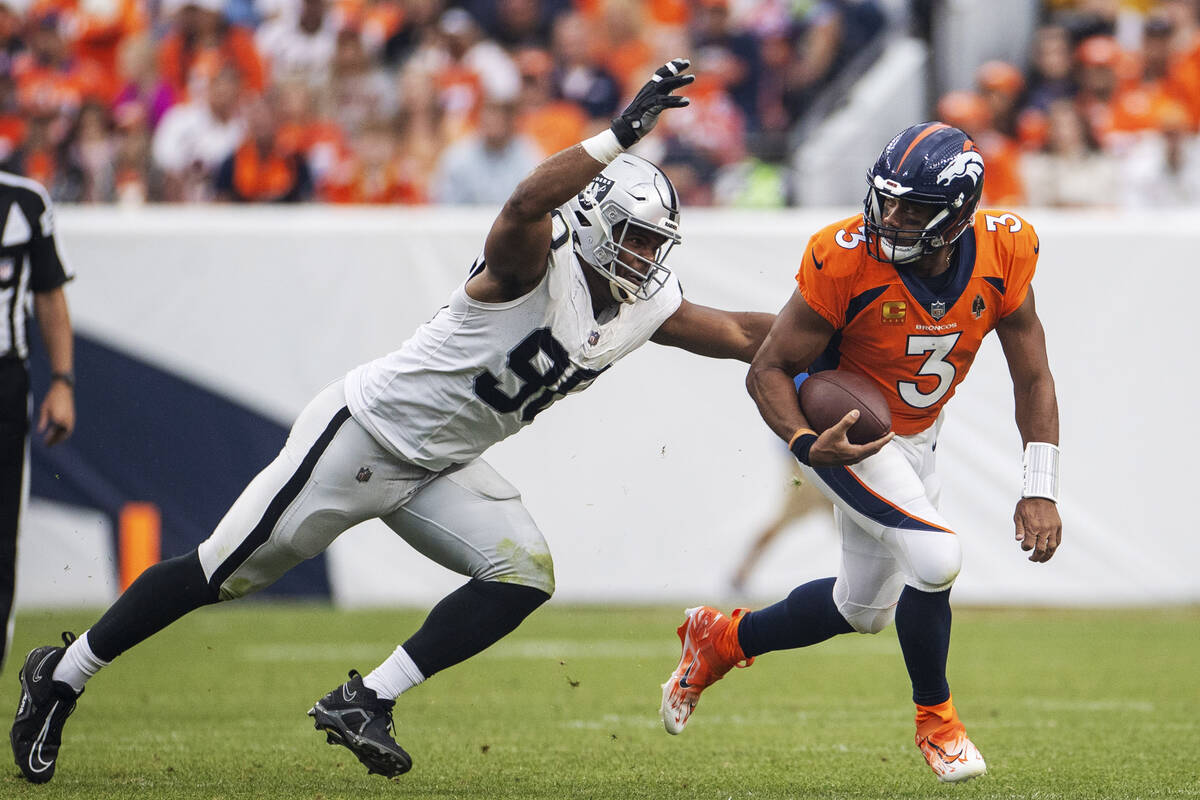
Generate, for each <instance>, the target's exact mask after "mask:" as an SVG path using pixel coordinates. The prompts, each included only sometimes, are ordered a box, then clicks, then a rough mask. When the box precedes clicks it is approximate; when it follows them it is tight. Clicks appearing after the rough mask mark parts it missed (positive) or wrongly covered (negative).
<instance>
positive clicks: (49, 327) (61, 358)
mask: <svg viewBox="0 0 1200 800" xmlns="http://www.w3.org/2000/svg"><path fill="white" fill-rule="evenodd" d="M33 308H34V313H35V315H36V316H37V320H38V327H39V328H40V329H41V332H42V341H43V342H45V344H46V354H47V356H48V357H49V360H50V371H51V372H71V371H72V370H73V369H74V365H75V347H74V340H73V338H72V336H71V314H70V312H69V311H68V309H67V296H66V294H65V293H64V292H63V290H62V287H59V288H57V289H52V290H51V291H49V292H35V293H34V295H33Z"/></svg>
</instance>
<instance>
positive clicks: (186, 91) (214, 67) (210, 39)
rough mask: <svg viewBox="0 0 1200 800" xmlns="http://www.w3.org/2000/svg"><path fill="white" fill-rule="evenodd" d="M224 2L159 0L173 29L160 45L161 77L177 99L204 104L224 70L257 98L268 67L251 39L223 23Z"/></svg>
mask: <svg viewBox="0 0 1200 800" xmlns="http://www.w3.org/2000/svg"><path fill="white" fill-rule="evenodd" d="M223 8H224V0H163V6H162V14H163V16H164V17H165V18H166V19H168V20H170V21H171V27H170V29H169V31H168V33H167V35H166V36H164V37H163V39H162V41H161V42H160V43H159V50H158V69H159V74H160V75H161V76H162V77H163V78H164V79H165V80H166V81H167V84H168V85H169V86H170V87H171V89H172V91H174V92H175V95H176V96H177V97H179V98H181V99H192V98H193V97H199V98H201V99H202V98H203V97H204V93H205V92H206V91H207V88H208V84H209V82H210V81H212V79H213V77H214V76H215V75H216V74H217V72H218V71H219V70H221V69H222V68H223V67H224V66H226V65H230V66H232V67H233V68H234V69H236V70H237V71H238V74H239V76H240V77H241V83H242V86H243V87H245V89H247V90H249V91H251V92H261V91H262V90H263V89H264V88H265V87H266V85H267V73H266V67H265V66H264V65H263V62H262V58H261V57H260V56H259V54H258V49H257V48H256V47H255V44H254V37H253V36H252V35H251V33H250V32H249V31H248V30H246V29H245V28H242V27H240V26H237V25H231V24H230V23H229V22H227V21H226V19H225V15H224V12H223Z"/></svg>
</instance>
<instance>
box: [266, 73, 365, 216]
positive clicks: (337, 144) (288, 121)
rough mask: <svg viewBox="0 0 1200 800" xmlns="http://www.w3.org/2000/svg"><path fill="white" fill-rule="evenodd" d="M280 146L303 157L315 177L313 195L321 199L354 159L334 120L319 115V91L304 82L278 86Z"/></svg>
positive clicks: (292, 82) (296, 81)
mask: <svg viewBox="0 0 1200 800" xmlns="http://www.w3.org/2000/svg"><path fill="white" fill-rule="evenodd" d="M275 92H276V93H277V95H278V98H277V114H278V120H279V131H278V133H277V137H278V140H279V142H280V144H281V145H282V146H283V147H284V148H285V149H290V150H295V151H297V152H300V153H303V154H304V157H305V159H306V160H307V161H308V168H309V172H310V173H311V174H312V181H313V187H314V191H315V193H316V194H317V196H321V193H322V192H323V191H324V186H325V183H326V181H327V180H328V179H329V177H330V175H332V174H333V173H334V172H335V171H336V170H337V168H338V165H339V164H341V163H342V162H343V161H345V160H346V159H348V158H349V157H350V155H351V153H350V147H349V144H348V140H347V137H346V135H345V134H344V133H343V132H342V129H341V127H340V126H339V125H338V124H337V123H336V122H334V121H333V120H332V119H329V118H328V117H326V116H324V115H323V114H321V113H319V112H318V107H319V105H320V104H319V103H318V102H317V90H315V89H313V88H312V87H311V86H309V85H308V83H307V81H304V80H302V79H292V80H287V81H283V82H282V83H279V84H278V85H276V86H275Z"/></svg>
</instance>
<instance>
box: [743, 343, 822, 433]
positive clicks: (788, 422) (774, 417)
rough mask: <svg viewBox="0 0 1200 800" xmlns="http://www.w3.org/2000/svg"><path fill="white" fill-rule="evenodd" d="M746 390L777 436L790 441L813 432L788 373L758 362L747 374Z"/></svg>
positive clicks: (764, 420)
mask: <svg viewBox="0 0 1200 800" xmlns="http://www.w3.org/2000/svg"><path fill="white" fill-rule="evenodd" d="M746 389H747V391H749V392H750V396H751V397H752V398H754V404H755V405H757V406H758V413H759V414H761V415H762V418H763V422H765V423H767V427H768V428H770V429H771V430H772V431H773V432H774V433H775V435H776V436H778V437H779V438H780V439H782V440H783V441H785V442H787V441H790V440H791V438H792V434H794V433H795V432H796V431H798V430H799V429H801V428H810V427H811V426H810V425H809V424H808V420H807V419H805V417H804V413H803V412H802V411H801V410H800V401H799V400H797V398H796V384H795V383H794V381H793V377H792V376H791V375H788V373H787V370H785V369H783V368H781V367H779V366H767V365H765V364H759V363H758V362H757V359H756V360H755V362H752V363H751V365H750V371H749V372H748V373H747V374H746Z"/></svg>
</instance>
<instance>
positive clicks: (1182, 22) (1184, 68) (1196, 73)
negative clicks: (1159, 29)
mask: <svg viewBox="0 0 1200 800" xmlns="http://www.w3.org/2000/svg"><path fill="white" fill-rule="evenodd" d="M1161 13H1162V15H1163V16H1164V17H1165V18H1166V19H1168V20H1169V21H1170V23H1171V28H1172V31H1173V33H1172V41H1171V52H1172V60H1171V65H1170V68H1169V70H1168V74H1167V84H1168V86H1169V87H1170V90H1171V92H1172V93H1173V94H1174V95H1176V96H1177V97H1179V98H1180V99H1181V100H1182V102H1183V104H1184V107H1185V108H1186V110H1187V112H1188V117H1189V119H1190V121H1191V127H1192V130H1197V129H1198V128H1200V3H1197V2H1196V0H1190V2H1185V1H1184V0H1167V2H1164V3H1163V4H1162V8H1161Z"/></svg>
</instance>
